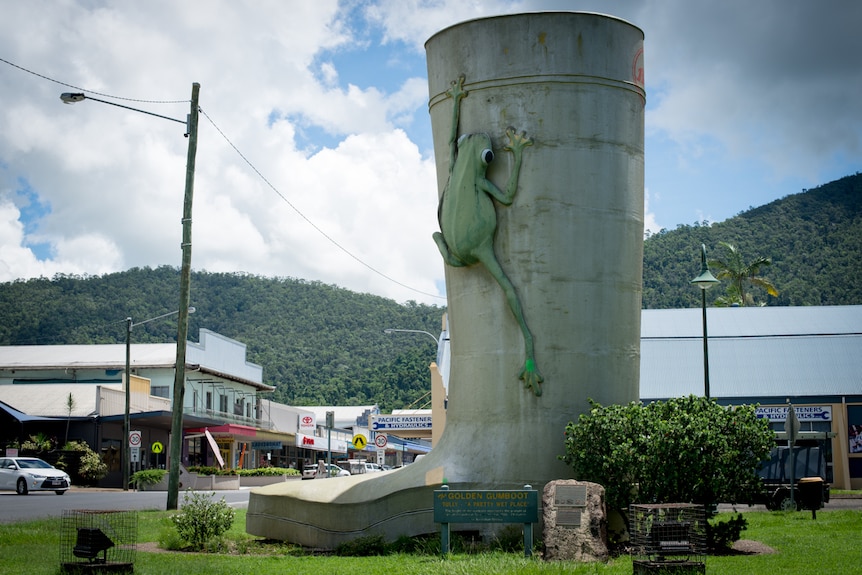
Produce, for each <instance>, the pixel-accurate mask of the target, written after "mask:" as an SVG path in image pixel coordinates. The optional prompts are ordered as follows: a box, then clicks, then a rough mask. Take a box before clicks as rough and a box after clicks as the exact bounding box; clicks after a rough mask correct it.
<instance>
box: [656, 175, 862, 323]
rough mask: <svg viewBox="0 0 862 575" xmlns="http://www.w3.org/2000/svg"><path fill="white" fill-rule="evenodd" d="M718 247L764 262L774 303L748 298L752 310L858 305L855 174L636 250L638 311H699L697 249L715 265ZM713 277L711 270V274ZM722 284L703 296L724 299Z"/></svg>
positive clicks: (861, 241)
mask: <svg viewBox="0 0 862 575" xmlns="http://www.w3.org/2000/svg"><path fill="white" fill-rule="evenodd" d="M719 242H727V243H729V244H732V245H734V246H736V247H737V248H738V249H739V251H740V252H741V254H742V256H743V258H744V259H745V260H746V261H752V260H754V259H755V258H756V257H758V256H762V257H767V258H770V259H771V260H772V265H770V266H766V267H763V268H761V270H760V274H761V275H762V276H763V277H766V278H768V279H769V280H770V281H771V282H772V284H773V285H774V286H775V287H776V288H777V289H778V297H767V295H766V291H765V290H763V289H760V288H754V289H753V290H752V292H753V294H754V296H755V301H756V303H758V304H762V303H766V304H767V305H797V306H799V305H854V304H862V267H860V257H862V174H856V175H854V176H848V177H845V178H841V179H840V180H836V181H834V182H831V183H828V184H825V185H823V186H820V187H818V188H814V189H811V190H806V191H803V192H802V193H799V194H794V195H791V196H787V197H785V198H782V199H780V200H776V201H774V202H771V203H769V204H767V205H765V206H761V207H759V208H751V209H749V210H748V211H746V212H743V213H740V214H738V215H737V216H735V217H733V218H730V219H728V220H725V221H723V222H720V223H713V224H710V223H708V222H702V223H695V224H694V225H682V226H679V227H677V228H676V229H675V230H673V231H665V230H662V232H660V233H658V234H655V235H653V236H652V237H649V238H648V239H647V240H646V241H645V242H644V272H643V307H644V308H645V309H668V308H687V307H699V306H700V305H701V301H700V290H699V289H698V288H697V287H695V286H692V285H690V283H689V282H690V281H691V280H692V279H694V278H695V277H696V276H697V275H698V274H700V246H701V244H704V245H706V249H707V257H708V259H712V258H716V257H719V256H720V255H721V254H722V252H721V248H720V246H719ZM712 271H713V273H715V270H714V269H713V270H712ZM726 287H727V282H724V284H723V285H721V286H716V287H713V288H712V289H711V290H709V291H708V292H707V302H710V301H713V300H714V299H716V298H718V297H719V296H722V295H724V293H725V288H726Z"/></svg>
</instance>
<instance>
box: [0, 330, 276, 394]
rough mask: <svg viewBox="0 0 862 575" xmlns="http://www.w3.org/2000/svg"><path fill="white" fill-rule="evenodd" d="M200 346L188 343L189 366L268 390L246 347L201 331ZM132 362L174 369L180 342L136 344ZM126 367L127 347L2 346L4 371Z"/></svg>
mask: <svg viewBox="0 0 862 575" xmlns="http://www.w3.org/2000/svg"><path fill="white" fill-rule="evenodd" d="M200 339H201V341H200V342H199V343H195V342H188V345H187V346H186V364H189V365H196V366H200V367H201V369H202V370H203V371H206V372H209V373H212V374H215V375H219V376H222V377H224V378H226V379H233V380H235V381H239V382H241V383H246V384H248V385H253V386H255V387H257V388H258V389H261V390H264V391H272V390H273V389H275V388H274V387H272V386H270V385H267V384H265V383H263V367H261V366H260V365H257V364H254V363H251V362H248V361H246V359H245V353H246V346H245V344H243V343H240V342H238V341H235V340H232V339H230V338H228V337H225V336H222V335H220V334H217V333H215V332H212V331H209V330H206V329H201V330H200ZM130 348H131V353H130V360H129V363H130V365H131V367H132V368H133V369H141V368H173V367H174V365H175V364H176V360H177V344H176V343H132V344H131V345H130ZM125 367H126V345H125V344H122V343H120V344H99V345H14V346H0V369H8V370H20V371H24V370H50V369H116V370H123V369H125Z"/></svg>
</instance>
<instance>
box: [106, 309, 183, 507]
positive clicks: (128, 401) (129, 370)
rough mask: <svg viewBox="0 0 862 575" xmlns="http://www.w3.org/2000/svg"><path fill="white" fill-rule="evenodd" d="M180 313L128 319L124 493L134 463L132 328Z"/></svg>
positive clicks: (126, 489) (124, 422) (171, 312)
mask: <svg viewBox="0 0 862 575" xmlns="http://www.w3.org/2000/svg"><path fill="white" fill-rule="evenodd" d="M178 313H180V312H179V310H177V311H169V312H168V313H163V314H162V315H158V316H156V317H151V318H150V319H145V320H144V321H139V322H138V323H132V318H130V317H127V318H126V410H125V412H124V416H123V441H124V442H125V447H124V448H123V452H122V453H123V457H122V465H123V491H128V490H129V467H130V465H131V463H132V454H131V446H130V445H129V433H131V425H130V424H129V411H130V409H131V397H132V396H131V384H132V328H133V327H136V326H139V325H144V324H145V323H150V322H151V321H156V320H157V319H162V318H163V317H169V316H172V315H176V314H178ZM189 313H195V308H193V307H190V308H189Z"/></svg>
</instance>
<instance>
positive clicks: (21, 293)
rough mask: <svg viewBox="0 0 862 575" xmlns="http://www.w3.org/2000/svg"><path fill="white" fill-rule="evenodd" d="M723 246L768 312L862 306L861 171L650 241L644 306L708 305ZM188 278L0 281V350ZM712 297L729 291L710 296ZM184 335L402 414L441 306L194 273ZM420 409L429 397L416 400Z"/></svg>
mask: <svg viewBox="0 0 862 575" xmlns="http://www.w3.org/2000/svg"><path fill="white" fill-rule="evenodd" d="M719 242H727V243H730V244H733V245H735V246H736V247H737V248H738V249H739V251H740V252H741V253H742V254H743V257H744V258H745V259H746V260H753V259H755V258H756V257H759V256H763V257H769V258H771V259H772V262H773V263H772V265H771V266H768V267H765V268H762V269H761V275H763V276H764V277H766V278H768V279H769V280H770V281H771V282H772V284H774V285H775V287H776V288H777V289H778V291H779V296H778V297H777V298H769V299H768V300H767V299H766V293H765V292H763V291H762V290H761V291H760V292H758V291H757V289H755V290H753V291H754V296H755V301H756V302H758V303H761V302H766V303H767V304H768V305H841V304H862V268H860V261H862V175H859V174H857V175H855V176H848V177H846V178H842V179H840V180H837V181H835V182H831V183H829V184H826V185H823V186H820V187H819V188H816V189H812V190H808V191H805V192H803V193H800V194H796V195H791V196H788V197H786V198H783V199H781V200H777V201H775V202H772V203H770V204H768V205H765V206H762V207H759V208H754V209H750V210H748V211H746V212H743V213H740V214H739V215H737V216H735V217H733V218H731V219H729V220H727V221H724V222H721V223H715V224H709V223H707V222H702V223H697V224H694V225H683V226H679V227H678V228H677V229H675V230H672V231H664V230H663V231H662V232H661V233H658V234H655V235H653V236H652V237H649V238H648V239H647V240H646V241H645V243H644V298H643V302H644V307H645V308H651V309H657V308H679V307H699V306H700V294H699V290H698V289H697V288H695V287H693V286H691V285H690V284H689V282H690V281H691V279H693V278H694V277H695V276H697V275H698V274H699V273H700V245H701V244H705V245H706V247H707V250H708V255H709V257H710V258H713V257H717V256H718V255H719V254H720V251H719ZM178 290H179V270H177V269H174V268H171V267H160V268H157V269H149V268H145V269H138V268H136V269H131V270H129V271H125V272H120V273H114V274H107V275H104V276H94V277H70V276H56V277H54V278H53V279H45V278H42V279H33V280H26V281H25V280H21V281H15V282H10V283H5V284H0V345H25V344H73V343H74V344H87V343H122V342H124V341H125V318H126V317H131V318H132V320H133V321H134V322H139V321H143V320H145V319H149V318H152V317H155V316H158V315H160V314H163V313H165V312H169V311H172V310H174V309H176V305H177V301H178V299H179V292H178ZM707 293H708V297H709V298H710V300H712V299H714V298H717V297H719V296H721V295H723V293H724V286H717V287H714V288H712V289H711V290H710V291H709V292H707ZM191 294H192V305H193V306H194V307H195V309H196V311H195V313H194V314H192V315H191V316H189V320H190V324H189V338H190V339H192V340H197V336H198V330H199V328H206V329H210V330H212V331H215V332H217V333H220V334H222V335H225V336H228V337H231V338H234V339H236V340H238V341H240V342H243V343H245V344H246V345H247V346H248V359H249V361H252V362H254V363H258V364H260V365H262V366H263V368H264V382H265V383H267V384H270V385H275V386H276V391H275V392H274V394H273V396H272V399H274V400H276V401H282V402H285V403H289V404H294V405H335V404H342V405H350V404H353V405H361V404H372V403H377V404H379V405H380V406H381V408H383V409H384V410H388V409H392V408H396V409H397V408H403V407H406V406H408V405H409V404H411V403H412V402H414V401H415V400H417V399H418V398H420V397H421V396H422V395H423V394H425V393H426V392H427V391H428V390H429V388H430V385H429V381H430V378H429V373H428V364H429V363H430V362H431V361H433V360H434V358H435V354H436V348H435V345H434V342H433V341H432V340H431V338H429V337H428V336H426V335H423V334H407V333H396V334H390V335H387V334H384V333H383V330H384V329H386V328H396V329H416V330H424V331H428V332H430V333H432V334H434V335H435V336H436V335H438V334H439V333H440V325H441V317H442V314H443V312H444V311H445V309H444V308H442V307H437V306H427V305H419V304H416V303H408V304H406V305H400V304H398V303H396V302H394V301H392V300H388V299H385V298H381V297H377V296H373V295H369V294H359V293H354V292H351V291H348V290H345V289H342V288H339V287H336V286H331V285H325V284H321V283H317V282H308V281H304V280H300V279H291V278H275V279H273V278H264V277H259V276H251V275H245V274H239V273H236V274H225V273H206V272H200V273H198V272H196V273H193V274H192V290H191ZM175 339H176V319H175V318H174V317H172V318H166V319H162V320H158V321H154V322H151V323H147V324H144V325H140V326H137V327H135V329H134V330H133V332H132V341H133V342H136V343H145V342H168V341H174V340H175ZM420 405H421V403H420Z"/></svg>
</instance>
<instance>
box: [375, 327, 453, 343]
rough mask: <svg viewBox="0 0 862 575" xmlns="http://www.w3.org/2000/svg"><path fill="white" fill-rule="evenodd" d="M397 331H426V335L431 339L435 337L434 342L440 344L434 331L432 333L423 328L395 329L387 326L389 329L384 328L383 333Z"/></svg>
mask: <svg viewBox="0 0 862 575" xmlns="http://www.w3.org/2000/svg"><path fill="white" fill-rule="evenodd" d="M395 332H404V333H424V334H425V335H427V336H428V337H430V338H431V339H433V340H434V343H436V344H437V345H439V344H440V340H438V339H437V338H436V337H434V334H433V333H431V332H430V331H425V330H422V329H393V328H387V329H384V330H383V333H395Z"/></svg>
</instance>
